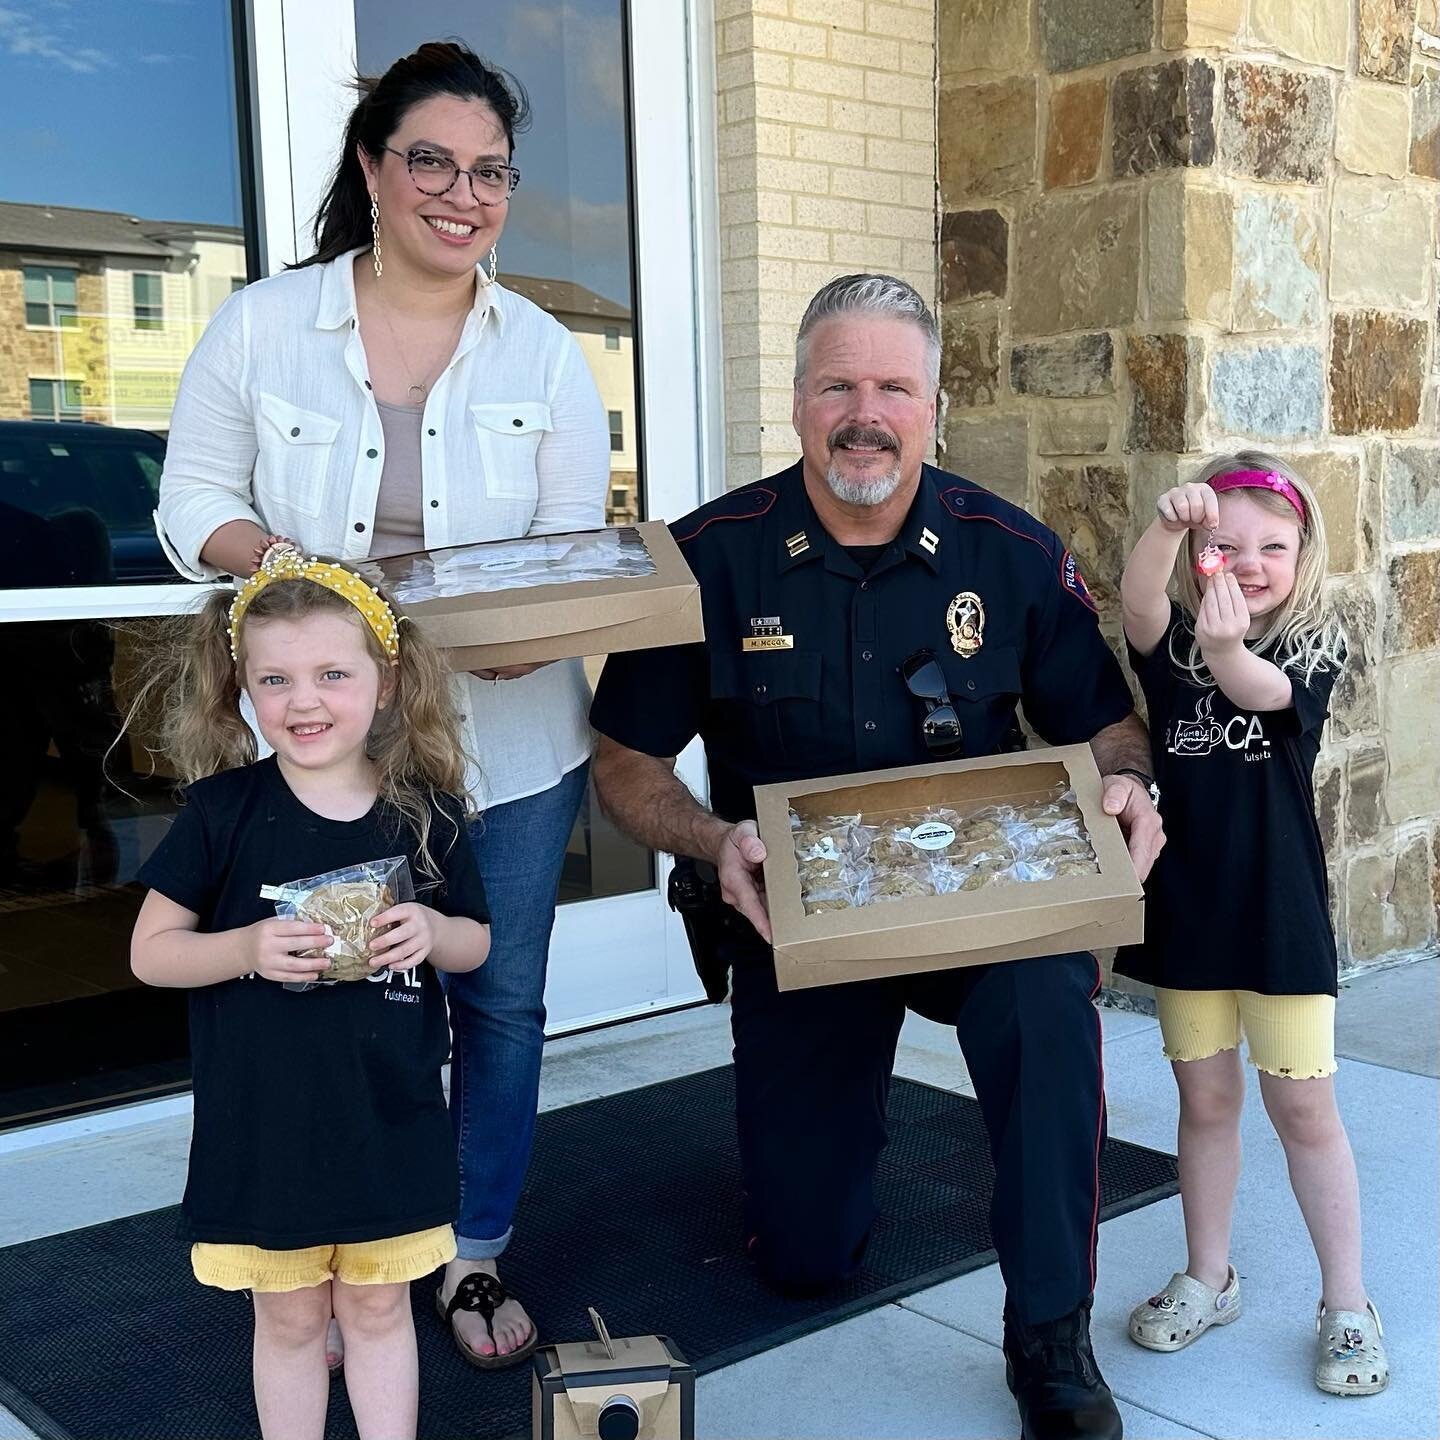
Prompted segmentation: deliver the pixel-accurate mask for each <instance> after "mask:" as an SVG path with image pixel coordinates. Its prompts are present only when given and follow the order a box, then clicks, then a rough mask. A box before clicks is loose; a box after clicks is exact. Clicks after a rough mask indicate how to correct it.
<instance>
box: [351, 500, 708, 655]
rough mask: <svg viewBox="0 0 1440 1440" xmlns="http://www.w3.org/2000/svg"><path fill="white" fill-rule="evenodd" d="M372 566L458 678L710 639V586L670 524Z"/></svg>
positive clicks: (433, 553) (487, 544) (393, 558)
mask: <svg viewBox="0 0 1440 1440" xmlns="http://www.w3.org/2000/svg"><path fill="white" fill-rule="evenodd" d="M368 563H369V564H370V565H373V566H374V567H375V568H376V570H377V571H378V572H379V574H378V577H377V578H379V580H380V581H381V583H382V584H383V585H384V587H385V588H386V590H387V593H388V594H389V595H390V596H391V597H392V598H393V599H394V601H395V603H396V604H397V605H399V606H401V607H402V608H403V609H404V611H405V613H406V614H407V615H408V616H409V617H410V619H411V620H412V621H413V622H414V623H415V624H416V625H417V626H418V627H419V628H420V630H421V631H422V632H423V633H424V634H425V635H426V636H427V638H428V639H429V640H430V641H431V642H432V643H433V644H435V645H438V646H439V647H440V648H441V649H442V650H444V651H445V652H446V653H445V659H446V662H447V663H448V664H449V666H450V668H451V669H452V670H488V669H492V668H493V667H495V666H498V665H520V664H524V663H526V662H530V661H540V660H568V659H570V658H571V657H573V656H580V655H610V654H613V653H615V652H616V651H620V650H648V649H652V648H654V647H656V646H660V645H685V644H689V643H690V642H692V641H697V640H703V639H704V638H705V631H704V627H703V625H702V624H701V618H700V586H699V584H698V583H697V582H696V579H695V577H694V576H693V575H692V574H691V573H690V568H689V566H688V565H686V563H685V561H684V558H683V557H682V556H681V554H680V549H679V547H678V546H677V545H676V544H675V541H674V539H673V538H672V537H671V534H670V531H669V528H668V527H667V526H666V525H665V523H664V522H663V521H661V520H646V521H642V522H641V523H640V524H638V525H620V526H612V527H609V528H607V529H604V530H581V531H572V532H569V533H567V534H561V535H526V536H522V537H520V538H519V539H515V540H488V541H481V542H478V543H476V544H473V545H453V546H450V547H448V548H447V549H443V550H422V551H416V552H415V553H413V554H407V555H390V556H386V557H385V558H383V559H378V560H372V561H370V562H368Z"/></svg>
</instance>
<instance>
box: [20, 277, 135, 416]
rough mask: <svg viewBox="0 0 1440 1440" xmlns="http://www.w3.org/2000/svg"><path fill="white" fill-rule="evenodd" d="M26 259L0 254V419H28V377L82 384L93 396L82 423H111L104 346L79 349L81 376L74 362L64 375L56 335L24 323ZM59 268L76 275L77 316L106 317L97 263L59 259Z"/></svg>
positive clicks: (102, 279) (61, 356)
mask: <svg viewBox="0 0 1440 1440" xmlns="http://www.w3.org/2000/svg"><path fill="white" fill-rule="evenodd" d="M28 258H29V256H28V255H27V254H26V253H22V252H20V251H0V420H28V419H29V418H30V383H29V382H30V378H31V377H32V376H34V377H35V378H36V379H47V380H49V379H57V380H58V379H62V378H66V379H70V380H82V381H84V382H85V384H86V386H87V393H88V394H89V395H90V396H92V397H94V398H93V399H90V400H87V401H86V403H85V404H83V405H82V407H81V411H80V419H82V420H98V421H100V422H102V423H104V422H108V421H109V420H110V419H111V418H112V415H111V411H110V405H109V396H110V373H109V368H108V358H107V350H106V347H105V346H103V345H99V346H97V345H90V346H84V347H78V348H80V349H81V351H82V353H84V354H85V356H86V359H87V362H88V363H87V367H86V369H85V370H84V371H83V373H75V371H74V369H73V363H74V362H73V361H72V362H70V363H71V366H72V368H71V370H70V373H69V374H68V375H67V374H66V368H67V366H66V357H65V355H64V353H63V352H62V350H61V345H60V336H59V333H58V332H57V331H55V330H50V329H39V328H37V329H33V330H32V329H30V328H29V327H28V326H27V325H26V324H25V285H24V267H25V262H26V260H27V259H28ZM57 263H63V264H65V265H67V266H69V267H70V268H72V269H75V270H78V271H79V274H78V275H77V277H76V286H75V303H76V308H77V309H78V310H79V312H80V314H81V315H82V316H83V315H102V314H104V313H105V279H104V276H103V274H102V273H101V262H100V261H99V260H96V259H87V260H79V261H77V260H76V259H75V258H74V257H73V256H65V257H62V258H61V259H60V260H58V261H57Z"/></svg>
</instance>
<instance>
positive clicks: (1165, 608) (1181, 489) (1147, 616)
mask: <svg viewBox="0 0 1440 1440" xmlns="http://www.w3.org/2000/svg"><path fill="white" fill-rule="evenodd" d="M1155 509H1156V511H1157V514H1156V516H1155V519H1154V520H1153V521H1151V523H1150V528H1149V529H1148V530H1146V531H1145V533H1144V534H1143V535H1142V536H1141V537H1140V538H1139V540H1137V541H1136V542H1135V548H1134V549H1133V550H1132V551H1131V552H1130V559H1129V560H1128V561H1126V563H1125V573H1124V575H1123V576H1122V577H1121V579H1120V609H1121V615H1122V617H1123V618H1124V621H1125V638H1126V639H1127V640H1128V641H1129V642H1130V643H1131V645H1133V646H1134V647H1135V649H1136V650H1138V651H1139V652H1140V654H1142V655H1149V654H1151V653H1152V652H1153V651H1154V649H1155V647H1156V646H1157V645H1158V644H1159V643H1160V640H1161V637H1162V636H1163V635H1164V634H1165V630H1166V627H1167V626H1168V625H1169V624H1170V601H1169V599H1168V598H1167V596H1166V594H1165V586H1166V585H1167V584H1168V583H1169V580H1170V572H1171V571H1172V570H1173V569H1174V568H1175V556H1176V555H1177V554H1178V553H1179V550H1180V547H1181V546H1182V545H1183V544H1185V543H1186V536H1187V535H1188V534H1189V532H1190V531H1191V530H1199V529H1201V528H1204V529H1207V530H1213V529H1215V527H1216V526H1218V525H1219V523H1220V498H1219V496H1217V495H1216V493H1215V492H1214V491H1213V490H1212V489H1211V488H1210V487H1209V486H1208V485H1177V486H1176V487H1175V488H1174V489H1173V490H1167V491H1166V492H1165V493H1164V494H1163V495H1162V496H1161V497H1160V498H1159V499H1158V500H1157V501H1156V502H1155Z"/></svg>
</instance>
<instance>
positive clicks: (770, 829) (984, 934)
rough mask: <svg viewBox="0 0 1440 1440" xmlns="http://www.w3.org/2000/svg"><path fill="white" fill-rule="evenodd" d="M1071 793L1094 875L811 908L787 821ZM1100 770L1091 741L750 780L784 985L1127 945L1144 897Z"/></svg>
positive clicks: (1140, 930) (908, 812) (879, 818)
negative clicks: (1104, 795)
mask: <svg viewBox="0 0 1440 1440" xmlns="http://www.w3.org/2000/svg"><path fill="white" fill-rule="evenodd" d="M1062 785H1064V786H1068V788H1069V789H1070V790H1072V791H1073V792H1074V795H1075V800H1076V802H1077V803H1078V806H1079V809H1080V813H1081V816H1082V818H1083V824H1084V828H1085V831H1086V833H1087V836H1088V839H1089V841H1090V845H1091V847H1092V849H1093V851H1094V860H1095V862H1096V864H1097V865H1098V873H1094V874H1072V875H1064V876H1059V877H1056V878H1052V879H1043V880H1024V881H1020V880H1009V881H1004V882H1000V883H987V884H984V885H983V887H982V888H979V889H976V890H973V891H965V890H958V891H954V892H952V893H950V894H945V895H921V896H916V897H914V898H907V899H886V900H883V901H872V902H871V903H869V904H862V905H852V906H847V907H846V908H843V909H838V910H827V911H822V912H819V913H816V914H806V913H805V908H804V905H803V903H802V900H801V894H800V874H799V864H798V862H797V860H796V856H795V846H794V843H793V839H792V831H791V825H790V811H791V810H792V809H793V810H794V811H795V813H796V814H797V815H798V816H799V817H800V819H801V820H802V821H810V820H819V819H821V818H823V817H826V816H845V815H854V814H857V813H858V814H860V815H861V816H862V817H863V818H864V820H865V821H866V822H869V823H876V822H880V823H883V822H884V821H885V820H887V819H890V820H895V819H899V818H901V817H907V818H908V817H910V816H913V815H914V814H915V812H917V811H920V810H923V809H924V808H925V807H928V806H935V805H940V806H945V807H947V808H949V809H953V810H956V811H959V812H960V813H961V814H962V815H965V814H967V813H968V812H972V811H974V810H978V809H981V808H983V807H985V806H991V805H1002V804H1007V803H1008V804H1016V805H1022V806H1023V805H1035V804H1040V803H1043V801H1044V800H1045V799H1046V798H1047V797H1051V796H1053V795H1054V794H1055V793H1056V789H1057V787H1058V786H1062ZM1101 792H1102V786H1101V781H1100V773H1099V771H1098V770H1097V769H1096V767H1095V760H1094V757H1093V756H1092V755H1091V753H1090V747H1089V746H1088V745H1066V746H1061V747H1058V748H1056V749H1052V750H1030V751H1024V752H1021V753H1019V754H1013V755H995V756H989V757H987V758H985V759H981V760H956V761H953V762H949V763H946V764H939V765H916V766H910V767H907V768H904V769H898V770H877V771H871V772H869V773H861V774H853V775H832V776H829V777H827V778H825V779H821V780H802V781H789V782H784V783H780V784H775V785H761V786H757V787H756V789H755V805H756V820H757V823H758V825H759V829H760V838H761V840H763V841H764V842H765V850H766V858H765V889H766V894H767V897H768V904H769V909H770V925H771V930H772V933H773V936H774V948H775V975H776V981H777V983H778V985H779V988H780V989H781V990H797V989H801V988H803V987H805V986H810V985H836V984H841V983H843V982H845V981H847V980H869V979H874V978H876V977H878V976H884V975H907V974H915V973H918V972H921V971H927V970H944V969H951V968H954V967H957V966H962V965H988V964H990V963H992V962H993V961H997V960H1021V959H1026V958H1028V957H1031V956H1035V955H1057V954H1063V953H1065V952H1067V951H1071V950H1095V949H1099V948H1102V947H1104V946H1110V945H1123V944H1129V943H1131V942H1134V941H1139V940H1140V939H1142V938H1143V936H1144V895H1143V891H1142V889H1141V886H1140V881H1139V880H1138V879H1137V878H1136V875H1135V867H1134V866H1133V865H1132V864H1131V862H1130V855H1129V852H1128V850H1127V849H1126V846H1125V838H1124V836H1123V835H1122V834H1121V832H1120V826H1119V824H1118V823H1117V822H1116V820H1115V819H1114V817H1113V816H1110V815H1106V814H1105V813H1104V811H1103V810H1102V809H1101V807H1100V802H1101Z"/></svg>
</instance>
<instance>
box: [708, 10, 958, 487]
mask: <svg viewBox="0 0 1440 1440" xmlns="http://www.w3.org/2000/svg"><path fill="white" fill-rule="evenodd" d="M935 4H936V0H885V3H881V0H716V3H715V24H716V46H715V49H716V69H717V76H716V79H717V86H718V95H717V105H716V110H717V127H718V152H719V169H720V174H719V186H720V233H721V264H722V272H721V295H722V302H721V320H722V326H723V347H724V354H725V422H726V483H727V484H728V485H731V486H734V485H743V484H745V483H747V482H748V481H751V480H754V479H757V478H758V477H759V476H761V475H764V474H769V473H772V472H773V471H775V470H777V469H779V468H781V467H783V466H785V465H788V464H790V463H791V462H792V461H793V460H794V459H795V458H796V457H797V456H798V454H799V445H798V442H797V441H796V438H795V433H794V430H793V429H792V428H791V424H790V407H791V381H792V376H793V370H794V354H795V348H794V347H795V330H796V327H797V325H798V324H799V321H800V317H801V314H802V313H803V312H804V309H805V305H806V303H807V301H808V300H809V299H810V297H811V295H813V294H814V293H815V291H816V290H817V289H819V287H820V286H821V285H822V284H824V283H825V281H827V280H830V279H832V278H834V277H835V276H836V275H843V274H846V273H849V272H851V271H856V270H883V271H887V272H889V273H890V274H894V275H899V276H901V277H902V278H903V279H905V280H908V281H909V282H910V283H911V284H912V285H914V286H915V287H916V289H917V290H919V291H920V293H921V294H922V295H924V296H925V298H926V300H927V301H933V299H934V294H935V227H936V208H935Z"/></svg>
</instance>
